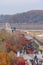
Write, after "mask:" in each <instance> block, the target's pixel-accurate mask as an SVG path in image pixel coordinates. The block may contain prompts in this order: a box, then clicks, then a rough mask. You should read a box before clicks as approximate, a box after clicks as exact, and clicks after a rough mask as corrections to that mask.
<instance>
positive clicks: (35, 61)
mask: <svg viewBox="0 0 43 65" xmlns="http://www.w3.org/2000/svg"><path fill="white" fill-rule="evenodd" d="M42 63H43V62H42V60H39V59H38V58H37V56H35V57H34V59H33V61H32V65H43V64H42Z"/></svg>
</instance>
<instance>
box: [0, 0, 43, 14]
mask: <svg viewBox="0 0 43 65" xmlns="http://www.w3.org/2000/svg"><path fill="white" fill-rule="evenodd" d="M31 9H43V0H0V13H17V12H24V11H27V10H31Z"/></svg>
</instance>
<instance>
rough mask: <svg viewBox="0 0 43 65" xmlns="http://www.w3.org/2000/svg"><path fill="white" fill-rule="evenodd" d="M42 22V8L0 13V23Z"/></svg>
mask: <svg viewBox="0 0 43 65" xmlns="http://www.w3.org/2000/svg"><path fill="white" fill-rule="evenodd" d="M5 22H10V23H40V24H42V23H43V10H31V11H28V12H24V13H19V14H15V15H0V23H5Z"/></svg>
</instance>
